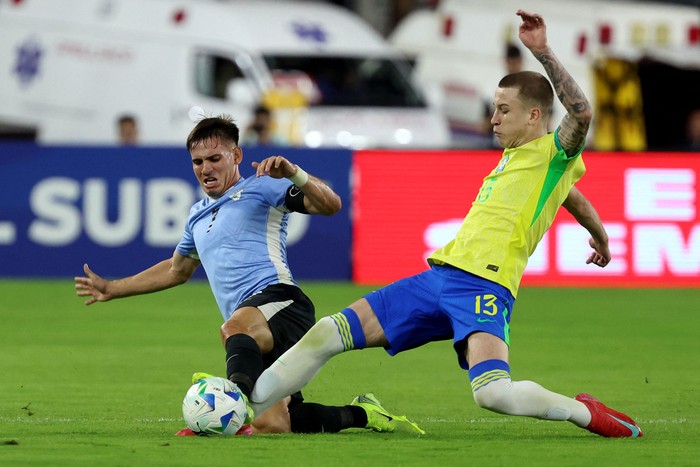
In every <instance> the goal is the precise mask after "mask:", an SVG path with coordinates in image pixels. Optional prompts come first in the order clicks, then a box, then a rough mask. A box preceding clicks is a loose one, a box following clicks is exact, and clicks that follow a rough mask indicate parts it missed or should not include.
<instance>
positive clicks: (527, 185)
mask: <svg viewBox="0 0 700 467" xmlns="http://www.w3.org/2000/svg"><path fill="white" fill-rule="evenodd" d="M517 14H518V15H519V16H520V17H521V19H522V23H521V25H520V29H519V36H520V40H521V41H522V43H523V45H524V46H525V47H527V48H528V49H529V50H530V52H532V54H533V55H534V56H535V58H537V60H539V62H540V63H542V65H543V67H544V69H545V71H546V73H547V76H548V77H549V81H551V84H552V85H553V86H554V90H555V94H556V95H557V97H558V98H559V100H560V101H561V103H562V104H563V105H564V108H565V109H566V111H567V114H566V116H565V117H564V118H563V119H562V121H561V122H560V123H559V126H558V127H557V129H556V130H555V131H554V133H549V134H548V133H547V128H548V125H547V124H548V119H549V116H550V114H551V110H552V102H553V100H554V98H553V93H552V87H551V85H550V82H549V81H548V80H547V78H545V77H544V76H543V75H541V74H539V73H535V72H529V71H524V72H518V73H512V74H509V75H507V76H505V77H504V78H503V79H502V80H501V82H500V83H499V87H498V90H497V91H496V95H495V99H494V106H495V110H494V113H493V116H492V117H491V124H492V125H493V131H494V134H495V136H496V139H497V140H498V142H499V143H500V144H501V145H502V146H503V147H504V151H503V155H502V157H501V160H500V161H499V162H498V164H497V165H496V168H495V169H493V171H491V173H490V174H488V175H487V176H486V177H485V178H484V182H483V185H482V186H481V189H480V190H479V193H478V194H477V195H476V198H475V200H474V203H473V204H472V207H471V209H470V210H469V213H468V214H467V216H466V218H465V219H464V223H463V224H462V227H461V228H460V230H459V232H458V233H457V236H456V237H455V238H454V240H452V241H451V242H450V243H449V244H447V245H446V246H445V247H443V248H441V249H439V250H438V251H436V252H435V253H434V254H433V255H431V256H430V257H429V259H428V262H429V263H430V265H431V268H430V269H429V270H428V271H425V272H423V273H420V274H417V275H415V276H412V277H408V278H405V279H402V280H400V281H397V282H395V283H393V284H391V285H389V286H387V287H384V288H382V289H380V290H377V291H375V292H372V293H370V294H368V295H367V296H365V297H364V298H361V299H360V300H358V301H356V302H355V303H353V304H352V305H350V306H349V307H348V308H346V309H345V310H343V311H342V312H340V313H338V314H335V315H332V316H329V317H325V318H322V319H320V320H319V321H318V323H316V325H315V326H314V327H313V328H312V329H311V330H309V332H308V333H307V334H306V335H305V336H304V337H303V338H302V339H301V340H300V341H299V342H298V343H297V344H296V345H295V346H293V347H292V348H291V349H289V350H288V351H287V352H286V353H284V354H283V355H282V356H281V357H280V358H279V359H278V360H277V361H276V362H275V363H274V364H273V365H272V366H270V367H269V368H268V369H267V370H266V371H265V372H264V373H263V374H262V376H261V377H260V378H259V379H258V381H257V383H256V385H255V388H254V390H253V393H252V402H253V407H254V408H255V411H256V412H257V411H259V410H261V409H262V410H264V409H265V408H266V407H267V406H269V405H270V404H272V403H274V402H275V401H277V400H279V399H281V398H282V397H284V396H286V395H288V394H291V393H294V392H295V391H297V390H299V389H301V388H302V387H303V386H304V385H305V384H306V383H307V382H308V381H309V380H311V378H313V376H314V375H315V374H316V373H317V372H318V370H319V369H320V368H321V367H322V366H323V365H324V364H325V363H326V362H327V361H328V360H329V359H330V358H331V357H333V356H334V355H337V354H339V353H341V352H344V351H347V350H352V349H361V348H365V347H384V348H385V349H386V351H387V352H388V353H389V354H390V355H394V354H396V353H398V352H401V351H404V350H409V349H412V348H415V347H418V346H421V345H423V344H426V343H428V342H431V341H436V340H446V339H453V342H454V349H455V351H456V352H457V357H458V361H459V363H460V365H461V366H462V368H464V369H468V370H469V378H470V380H471V385H472V391H473V395H474V400H475V401H476V403H477V404H478V405H479V406H481V407H484V408H486V409H489V410H492V411H495V412H499V413H503V414H510V415H525V416H529V417H536V418H540V419H546V420H566V421H570V422H572V423H574V424H575V425H577V426H579V427H582V428H585V429H587V430H589V431H591V432H593V433H596V434H599V435H601V436H607V437H640V436H642V430H641V429H640V428H639V426H638V425H637V424H636V423H635V422H634V421H633V420H632V419H631V418H630V417H628V416H627V415H625V414H623V413H620V412H617V411H614V410H612V409H610V408H608V407H607V406H605V405H604V404H603V403H602V402H600V401H598V400H597V399H595V398H594V397H592V396H590V395H588V394H579V395H578V396H576V397H575V398H570V397H565V396H562V395H559V394H556V393H554V392H551V391H548V390H547V389H545V388H543V387H542V386H540V385H539V384H537V383H534V382H532V381H512V380H511V378H510V367H509V364H508V357H509V322H510V317H511V313H512V311H513V304H514V301H515V297H516V295H517V293H518V286H519V284H520V279H521V277H522V275H523V271H524V269H525V265H526V264H527V260H528V257H529V256H530V255H531V254H532V252H533V251H534V250H535V247H536V246H537V243H538V242H539V241H540V240H541V239H542V236H543V235H544V233H545V232H546V231H547V229H548V228H549V227H550V225H551V224H552V221H553V219H554V216H555V214H556V212H557V210H558V209H559V206H562V205H563V206H564V207H565V208H566V209H567V210H568V211H569V212H571V213H572V214H573V215H574V217H575V218H576V220H577V221H578V222H579V223H580V224H581V225H582V226H583V227H585V228H586V229H587V230H588V231H589V233H590V234H591V239H590V241H589V243H590V246H591V247H592V249H593V251H592V253H591V255H590V256H589V258H588V260H587V262H588V263H591V264H595V265H597V266H600V267H605V266H606V265H607V264H608V262H609V261H610V250H609V248H608V236H607V234H606V232H605V229H604V228H603V225H602V223H601V221H600V218H599V217H598V214H597V212H596V211H595V209H594V208H593V206H591V204H590V203H589V202H588V200H587V199H586V198H585V197H584V196H583V195H582V194H581V193H580V192H579V191H578V190H577V189H576V188H575V187H574V184H575V183H576V182H577V181H578V180H579V179H580V178H581V177H582V176H583V174H584V172H585V167H584V164H583V161H582V159H581V151H582V150H583V146H584V143H585V138H586V133H587V132H588V126H589V124H590V122H591V116H592V113H591V106H590V104H589V103H588V100H587V99H586V96H584V95H583V93H582V92H581V89H580V88H579V87H578V85H577V84H576V82H575V81H574V80H573V78H572V77H571V76H570V75H569V73H568V72H567V71H566V70H565V69H564V67H563V66H562V64H561V63H560V62H559V60H558V59H557V57H556V56H555V55H554V53H553V52H552V50H551V49H550V48H549V46H548V44H547V34H546V27H545V23H544V20H543V19H542V17H541V16H540V15H538V14H530V13H527V12H524V11H522V10H519V11H518V12H517Z"/></svg>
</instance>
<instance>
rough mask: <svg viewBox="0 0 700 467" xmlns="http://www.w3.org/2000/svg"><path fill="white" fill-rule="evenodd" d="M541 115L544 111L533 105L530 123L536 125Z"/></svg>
mask: <svg viewBox="0 0 700 467" xmlns="http://www.w3.org/2000/svg"><path fill="white" fill-rule="evenodd" d="M541 117H542V111H541V110H540V109H539V108H537V107H533V108H531V109H530V118H529V123H530V125H536V124H537V122H539V121H540V118H541Z"/></svg>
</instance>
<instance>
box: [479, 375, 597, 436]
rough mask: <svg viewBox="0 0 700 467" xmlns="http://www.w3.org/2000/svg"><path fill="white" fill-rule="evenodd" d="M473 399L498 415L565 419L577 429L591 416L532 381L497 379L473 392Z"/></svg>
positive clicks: (583, 408) (576, 405)
mask: <svg viewBox="0 0 700 467" xmlns="http://www.w3.org/2000/svg"><path fill="white" fill-rule="evenodd" d="M474 400H475V401H476V403H477V404H478V405H479V406H481V407H484V408H486V409H488V410H492V411H494V412H498V413H502V414H508V415H524V416H527V417H535V418H540V419H543V420H568V421H570V422H572V423H574V424H576V425H578V426H580V427H585V426H587V425H588V424H589V423H590V421H591V413H590V411H589V410H588V409H587V408H586V406H585V405H584V404H583V403H582V402H579V401H577V400H576V399H572V398H569V397H566V396H562V395H561V394H557V393H554V392H552V391H548V390H547V389H545V388H543V387H542V386H540V385H539V384H537V383H534V382H532V381H511V380H510V378H503V379H498V380H496V381H492V382H490V383H488V384H487V385H486V386H482V387H481V388H479V389H478V390H477V391H475V392H474Z"/></svg>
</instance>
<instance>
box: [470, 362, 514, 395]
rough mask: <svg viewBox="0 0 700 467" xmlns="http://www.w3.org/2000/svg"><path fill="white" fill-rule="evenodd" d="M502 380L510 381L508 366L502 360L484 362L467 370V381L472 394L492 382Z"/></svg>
mask: <svg viewBox="0 0 700 467" xmlns="http://www.w3.org/2000/svg"><path fill="white" fill-rule="evenodd" d="M504 378H509V379H510V365H508V364H507V363H506V362H504V361H503V360H496V359H493V360H484V361H483V362H481V363H479V364H477V365H474V366H473V367H471V368H469V379H470V380H471V382H472V391H474V392H476V391H477V390H479V389H480V388H482V387H483V386H486V385H487V384H489V383H490V382H492V381H496V380H498V379H504Z"/></svg>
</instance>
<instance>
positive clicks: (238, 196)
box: [230, 190, 243, 201]
mask: <svg viewBox="0 0 700 467" xmlns="http://www.w3.org/2000/svg"><path fill="white" fill-rule="evenodd" d="M241 195H243V190H238V191H236V192H235V193H233V194H232V195H231V196H230V198H231V199H232V200H234V201H238V200H239V199H241Z"/></svg>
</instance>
